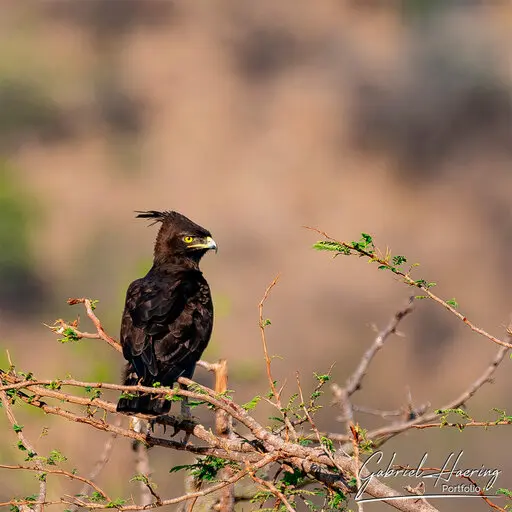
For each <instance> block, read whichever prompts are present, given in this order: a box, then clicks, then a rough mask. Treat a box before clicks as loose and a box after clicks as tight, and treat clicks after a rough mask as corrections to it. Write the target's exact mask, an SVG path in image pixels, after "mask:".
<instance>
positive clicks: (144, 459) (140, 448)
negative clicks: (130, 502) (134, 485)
mask: <svg viewBox="0 0 512 512" xmlns="http://www.w3.org/2000/svg"><path fill="white" fill-rule="evenodd" d="M134 450H135V472H136V473H137V475H138V476H140V477H141V479H140V481H139V493H140V494H139V498H140V504H141V505H144V506H146V505H150V504H151V502H152V501H153V497H155V498H156V502H157V503H162V498H160V496H158V495H156V494H155V491H154V489H153V486H152V484H151V482H150V481H149V476H150V474H151V468H150V465H149V454H148V449H147V446H145V445H144V444H142V443H135V445H134Z"/></svg>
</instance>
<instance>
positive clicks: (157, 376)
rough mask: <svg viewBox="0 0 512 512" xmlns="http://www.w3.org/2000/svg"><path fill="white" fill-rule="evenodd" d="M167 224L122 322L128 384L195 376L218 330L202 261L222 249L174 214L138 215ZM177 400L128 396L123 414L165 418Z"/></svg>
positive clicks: (171, 381) (119, 406)
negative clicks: (151, 262)
mask: <svg viewBox="0 0 512 512" xmlns="http://www.w3.org/2000/svg"><path fill="white" fill-rule="evenodd" d="M137 213H138V214H139V215H137V217H141V218H145V219H152V220H154V222H153V223H156V222H161V224H162V225H161V227H160V230H159V232H158V236H157V238H156V243H155V251H154V261H153V266H152V267H151V269H150V271H149V272H148V273H147V274H146V276H145V277H142V278H141V279H137V280H136V281H134V282H133V283H132V284H130V286H129V287H128V291H127V293H126V304H125V309H124V313H123V317H122V323H121V345H122V347H123V355H124V357H125V359H126V360H127V361H128V364H127V366H126V371H125V377H124V384H125V385H128V386H131V385H135V384H139V383H140V384H141V385H143V386H150V387H151V386H153V385H154V384H156V383H157V382H158V383H160V384H161V385H162V386H172V385H173V384H174V383H175V382H176V381H177V379H178V378H179V377H187V378H192V375H193V373H194V369H195V366H196V363H197V361H198V360H199V358H200V357H201V355H202V353H203V351H204V349H205V348H206V345H207V344H208V341H209V340H210V336H211V333H212V327H213V304H212V298H211V295H210V287H209V286H208V283H207V282H206V279H205V278H204V277H203V274H202V272H201V271H200V270H199V261H200V260H201V258H202V257H203V256H204V254H205V253H206V252H207V251H209V250H210V249H215V250H217V245H216V244H215V241H214V240H213V238H212V236H211V233H210V232H209V231H208V230H206V229H204V228H202V227H201V226H199V225H197V224H195V223H194V222H192V221H191V220H190V219H188V218H187V217H185V216H184V215H181V214H180V213H177V212H173V211H165V212H157V211H147V212H137ZM170 405H171V402H170V401H168V400H165V399H164V398H158V397H157V398H155V396H154V395H152V396H151V395H149V394H141V393H139V394H137V395H136V396H131V395H130V397H123V398H121V399H120V400H119V403H118V404H117V410H118V411H120V412H128V413H129V412H139V413H145V414H155V415H160V414H165V413H167V412H168V411H169V410H170Z"/></svg>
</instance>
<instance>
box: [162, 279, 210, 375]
mask: <svg viewBox="0 0 512 512" xmlns="http://www.w3.org/2000/svg"><path fill="white" fill-rule="evenodd" d="M212 327H213V307H212V303H211V298H210V291H209V288H208V285H207V284H206V282H204V283H200V284H199V290H198V292H197V293H196V294H194V296H193V297H190V298H189V301H188V304H187V308H186V309H185V310H184V311H183V313H182V314H181V315H180V316H179V318H177V319H176V321H175V322H174V323H173V324H172V325H170V326H169V331H168V334H167V335H166V336H165V337H163V338H162V339H160V340H159V341H158V342H156V343H155V350H156V356H157V359H158V361H159V362H160V367H161V371H162V380H163V381H165V382H172V381H175V380H176V379H177V378H178V377H180V376H181V375H183V376H186V377H188V378H192V374H193V371H194V367H195V364H196V362H197V361H198V360H199V359H200V357H201V355H202V353H203V351H204V349H205V348H206V345H207V344H208V341H209V340H210V335H211V332H212Z"/></svg>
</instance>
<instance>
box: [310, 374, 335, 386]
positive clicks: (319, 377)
mask: <svg viewBox="0 0 512 512" xmlns="http://www.w3.org/2000/svg"><path fill="white" fill-rule="evenodd" d="M314 376H315V377H316V380H318V382H321V383H322V384H323V383H324V382H327V381H329V380H331V376H330V375H327V374H326V375H319V374H318V373H314Z"/></svg>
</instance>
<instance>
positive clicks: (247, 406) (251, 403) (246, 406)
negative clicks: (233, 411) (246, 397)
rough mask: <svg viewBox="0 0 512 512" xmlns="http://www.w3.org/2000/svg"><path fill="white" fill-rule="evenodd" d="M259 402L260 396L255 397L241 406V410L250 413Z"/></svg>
mask: <svg viewBox="0 0 512 512" xmlns="http://www.w3.org/2000/svg"><path fill="white" fill-rule="evenodd" d="M260 400H261V396H259V395H256V396H255V397H254V398H253V399H252V400H250V401H249V402H246V403H245V404H242V408H243V409H245V410H246V411H252V409H254V408H255V407H256V406H257V405H258V403H259V401H260Z"/></svg>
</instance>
